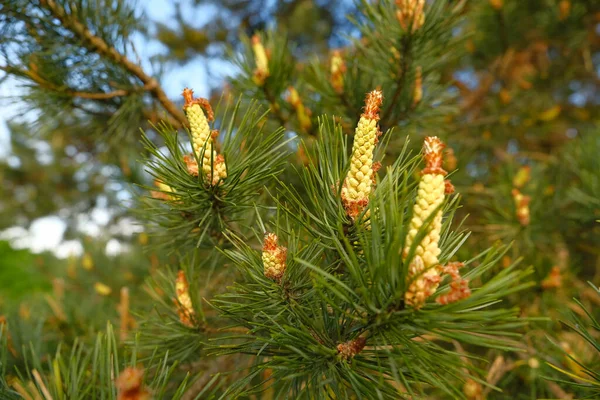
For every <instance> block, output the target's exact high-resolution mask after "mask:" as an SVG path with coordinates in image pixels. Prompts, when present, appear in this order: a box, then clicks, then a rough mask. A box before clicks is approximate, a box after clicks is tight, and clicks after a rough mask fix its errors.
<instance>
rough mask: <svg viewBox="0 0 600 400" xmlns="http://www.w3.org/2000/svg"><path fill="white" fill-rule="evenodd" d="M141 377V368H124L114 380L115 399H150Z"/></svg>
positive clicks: (142, 372) (142, 373)
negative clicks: (115, 388)
mask: <svg viewBox="0 0 600 400" xmlns="http://www.w3.org/2000/svg"><path fill="white" fill-rule="evenodd" d="M143 379H144V371H143V370H142V369H141V368H134V367H128V368H125V369H124V370H123V372H121V374H120V375H119V377H118V378H117V380H116V381H115V386H116V387H117V391H118V395H117V400H150V398H151V397H150V391H148V389H146V388H145V387H144V383H143Z"/></svg>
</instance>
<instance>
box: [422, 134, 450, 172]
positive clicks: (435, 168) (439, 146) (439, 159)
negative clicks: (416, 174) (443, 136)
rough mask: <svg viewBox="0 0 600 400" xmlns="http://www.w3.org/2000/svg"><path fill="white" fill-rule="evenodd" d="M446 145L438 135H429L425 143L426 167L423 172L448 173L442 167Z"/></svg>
mask: <svg viewBox="0 0 600 400" xmlns="http://www.w3.org/2000/svg"><path fill="white" fill-rule="evenodd" d="M444 147H446V145H445V144H444V143H442V141H441V140H440V139H439V138H438V137H437V136H427V137H426V138H425V142H424V144H423V153H424V155H423V157H424V158H425V168H424V169H423V171H421V174H423V175H426V174H434V175H444V176H446V175H448V173H447V172H446V171H445V170H444V169H443V168H442V164H443V162H444V157H443V150H444Z"/></svg>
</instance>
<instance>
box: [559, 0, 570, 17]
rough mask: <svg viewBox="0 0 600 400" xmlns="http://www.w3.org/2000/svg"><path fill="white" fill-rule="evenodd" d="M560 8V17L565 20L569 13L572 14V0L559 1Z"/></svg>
mask: <svg viewBox="0 0 600 400" xmlns="http://www.w3.org/2000/svg"><path fill="white" fill-rule="evenodd" d="M558 10H559V14H558V19H559V20H560V21H564V20H565V19H567V18H568V17H569V14H571V2H570V1H569V0H561V2H560V3H558Z"/></svg>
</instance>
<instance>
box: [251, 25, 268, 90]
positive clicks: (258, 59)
mask: <svg viewBox="0 0 600 400" xmlns="http://www.w3.org/2000/svg"><path fill="white" fill-rule="evenodd" d="M252 51H253V52H254V63H255V64H256V69H255V70H254V82H255V83H256V84H257V85H259V86H262V85H264V83H265V79H267V77H268V76H269V75H270V72H269V58H268V57H267V52H266V51H265V47H264V46H263V44H262V42H261V41H260V36H258V35H254V36H252Z"/></svg>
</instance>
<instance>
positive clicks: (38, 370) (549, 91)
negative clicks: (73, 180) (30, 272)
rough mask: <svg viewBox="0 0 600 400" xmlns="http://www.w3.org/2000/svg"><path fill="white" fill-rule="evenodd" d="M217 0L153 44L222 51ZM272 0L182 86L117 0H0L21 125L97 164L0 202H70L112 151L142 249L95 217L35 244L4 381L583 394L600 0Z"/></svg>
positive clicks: (110, 391) (591, 381) (191, 393)
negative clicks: (226, 74) (215, 83)
mask: <svg viewBox="0 0 600 400" xmlns="http://www.w3.org/2000/svg"><path fill="white" fill-rule="evenodd" d="M230 3H231V2H223V4H222V5H221V6H222V8H221V9H220V10H221V12H222V14H218V16H217V17H215V19H214V20H213V21H211V22H210V23H209V24H208V25H207V26H206V27H205V28H203V30H196V29H195V28H194V27H193V26H190V25H189V23H187V22H186V20H185V18H184V16H183V15H182V14H181V10H180V9H179V10H178V14H177V16H176V17H177V19H178V21H177V22H178V26H179V28H177V29H173V28H170V27H166V26H160V27H159V29H158V38H159V40H161V41H162V42H163V43H164V44H166V45H167V46H169V48H170V49H171V50H172V52H171V53H170V54H169V55H168V56H165V57H163V58H162V59H161V60H160V61H161V62H163V63H168V62H170V61H173V60H175V62H177V63H181V62H184V61H185V60H187V59H189V58H190V57H193V56H194V55H196V54H201V55H202V56H208V55H211V56H219V57H221V56H223V55H224V53H223V52H221V50H222V48H221V47H217V48H218V49H219V51H217V52H216V53H212V54H211V50H209V49H210V48H211V47H210V46H209V43H212V44H215V43H217V44H218V43H222V42H224V41H229V40H230V36H231V34H232V31H231V28H230V27H229V26H228V25H227V24H225V23H224V22H223V15H231V14H230V13H232V12H233V10H232V6H231V4H230ZM263 3H264V2H257V3H256V4H251V3H250V2H248V3H247V4H246V3H244V6H245V8H243V9H242V10H241V11H239V12H240V15H241V18H242V20H243V21H245V22H244V24H242V26H241V29H240V31H241V32H240V33H241V38H240V40H239V42H237V43H236V44H235V45H234V46H232V48H231V49H230V51H229V52H228V54H227V56H226V57H227V59H229V60H231V61H232V62H234V63H236V65H237V66H238V67H239V71H238V73H237V74H236V75H235V76H233V77H232V78H231V79H230V82H229V84H228V85H227V87H225V88H221V89H218V90H215V93H213V95H212V96H210V97H209V98H202V97H198V96H196V95H195V94H194V92H193V90H192V88H181V92H182V96H181V98H179V99H170V98H169V97H168V96H167V95H166V92H165V89H164V88H163V87H162V86H161V84H160V79H159V77H157V76H154V75H153V74H152V73H150V72H149V71H146V70H144V68H142V66H141V63H139V62H138V61H137V60H136V58H135V57H134V54H135V51H134V49H132V46H131V35H132V34H133V33H136V32H137V33H139V32H144V30H145V28H144V27H145V24H144V22H145V20H144V18H143V16H141V15H139V14H137V13H136V12H135V9H134V8H133V7H132V6H131V5H130V4H129V3H128V2H125V1H117V0H112V1H109V0H105V1H100V2H89V1H85V0H77V1H66V0H40V1H36V2H29V1H21V0H14V1H11V2H9V3H8V4H6V5H4V4H3V5H1V6H0V16H1V20H0V21H1V23H2V32H3V33H5V35H3V39H2V41H1V45H2V52H3V61H4V62H5V64H4V65H3V66H2V67H1V68H2V70H3V71H5V72H6V73H7V74H8V75H10V76H14V77H18V78H20V79H21V80H22V82H25V83H26V84H27V85H28V86H27V90H28V91H27V94H26V96H24V99H23V100H24V104H26V105H27V107H28V109H30V110H36V111H37V112H39V113H40V114H39V118H38V119H37V123H36V124H34V125H31V124H28V123H26V122H23V123H20V124H12V125H11V127H12V128H11V131H12V133H13V138H15V137H16V138H26V137H27V135H28V134H29V133H28V130H32V132H33V131H35V130H34V129H33V128H35V127H36V126H37V127H40V128H41V130H40V133H39V134H38V136H37V138H42V139H44V138H50V137H52V138H59V139H54V140H55V141H56V143H54V142H53V143H54V144H55V145H54V146H53V147H52V149H53V152H54V157H55V158H57V159H66V160H68V159H69V156H68V152H67V146H68V144H71V145H72V146H75V147H76V148H77V152H89V153H90V154H92V155H93V157H92V158H91V161H90V165H92V166H93V168H90V169H86V173H85V174H84V176H85V179H84V180H88V181H90V182H99V184H97V185H95V186H94V187H93V188H92V189H91V190H89V191H88V194H87V195H86V196H79V195H78V193H77V191H74V190H72V187H71V185H65V186H66V187H65V188H64V189H61V188H57V189H60V190H57V192H58V195H57V196H52V198H53V199H54V200H55V202H54V203H48V205H47V207H46V208H42V207H35V208H34V207H31V208H30V209H24V212H22V213H21V215H18V218H17V219H15V214H12V213H6V216H4V215H3V223H5V224H6V226H9V225H11V224H13V223H15V221H17V222H20V221H28V220H29V219H31V218H35V217H36V216H38V215H42V214H43V213H45V212H53V211H55V210H57V209H60V207H64V204H65V203H67V202H69V203H71V204H72V201H78V202H80V203H81V204H83V205H81V207H82V208H85V207H86V206H85V203H86V202H88V203H89V202H92V203H93V202H94V201H95V198H96V197H97V194H98V193H104V192H106V191H107V190H109V189H108V186H109V185H108V181H107V180H103V179H102V176H103V175H102V172H101V168H102V165H105V164H112V165H118V166H119V167H120V172H118V173H117V174H115V175H113V177H115V179H117V180H118V181H119V183H120V184H121V185H129V187H130V191H131V196H132V198H133V201H132V203H131V204H129V208H130V210H129V211H127V212H125V213H124V215H127V214H131V215H134V216H135V217H136V218H137V220H138V221H140V222H142V223H143V224H144V232H142V233H141V234H140V235H139V236H137V239H138V242H139V243H138V244H139V245H141V246H142V247H144V248H145V251H146V253H144V254H142V253H141V252H140V250H139V248H138V247H137V246H133V243H132V248H131V250H130V251H129V252H127V253H125V254H123V255H121V256H118V257H112V258H108V257H107V256H106V254H104V252H103V248H104V246H105V243H104V242H103V241H102V240H97V241H93V240H87V241H86V242H85V251H84V254H83V255H82V256H81V258H80V259H74V258H72V259H70V260H69V261H68V263H67V265H66V266H64V265H62V266H61V265H60V264H58V263H54V262H52V264H51V266H45V265H41V266H39V268H38V269H39V270H40V271H41V273H42V274H44V275H46V276H49V277H51V278H52V285H46V287H45V289H43V290H44V291H45V292H43V293H41V294H39V295H38V294H31V296H30V298H29V299H27V301H24V302H22V303H21V304H17V303H15V304H13V303H12V302H3V303H0V305H1V306H2V317H1V318H2V319H1V320H0V343H1V344H2V346H1V349H0V350H1V351H0V372H1V376H0V395H2V396H3V398H4V397H5V398H26V399H28V398H31V399H37V398H52V399H62V398H81V399H84V398H116V399H148V398H182V399H192V398H197V399H203V398H265V399H270V398H299V399H303V398H306V399H327V398H336V399H337V398H365V399H372V398H373V399H375V398H381V399H396V398H464V399H484V398H504V396H513V397H515V398H532V399H533V398H540V397H542V398H544V397H554V398H575V397H583V396H587V397H589V398H593V397H594V396H595V395H596V393H597V391H596V389H597V380H598V379H597V378H598V377H597V373H596V370H597V368H596V366H597V365H598V364H597V363H598V357H597V354H592V353H591V352H589V351H588V350H589V349H590V348H592V349H596V350H597V349H598V345H597V343H598V336H597V332H595V330H597V328H598V326H597V325H598V324H597V322H596V320H597V317H596V316H594V313H593V311H590V310H594V305H595V306H596V307H597V304H598V296H597V289H596V288H595V286H593V285H592V286H589V285H587V284H586V283H585V281H586V280H591V281H594V279H597V277H598V273H597V269H598V265H599V264H598V263H599V260H600V254H599V253H598V245H599V244H600V235H598V233H599V229H600V228H599V226H600V225H599V224H598V223H597V220H598V215H599V209H600V204H599V203H598V200H597V199H598V198H600V173H599V171H600V165H599V164H598V157H597V154H598V152H599V151H600V141H599V139H598V138H599V136H598V133H597V123H598V121H597V117H596V116H597V115H598V113H597V111H598V101H597V91H596V89H597V85H598V77H597V68H596V67H597V65H598V57H597V56H598V54H599V53H598V51H599V47H600V40H599V39H598V32H597V29H596V28H595V27H596V26H597V24H598V15H600V14H598V13H599V12H600V9H598V6H597V5H596V4H595V3H594V2H591V1H584V0H581V1H574V0H572V1H571V0H562V1H551V2H548V1H540V0H527V1H516V0H514V1H513V0H504V1H501V0H490V1H480V2H467V1H459V2H456V1H450V0H436V1H429V2H426V1H424V0H396V1H391V0H381V1H366V0H364V1H360V2H357V3H356V10H354V9H353V7H350V6H346V5H345V4H344V5H342V4H341V2H340V4H337V3H338V2H331V3H330V4H329V3H328V4H326V5H322V4H320V3H319V2H316V1H298V2H295V1H293V2H289V4H288V2H285V4H284V3H281V4H278V5H277V6H276V7H274V12H276V13H277V16H278V18H280V20H281V21H288V22H290V23H291V22H297V21H295V20H296V19H297V18H298V21H301V20H302V19H300V17H301V16H302V17H303V18H308V19H309V20H310V19H311V18H315V19H316V20H318V22H324V21H329V22H330V23H331V24H330V25H331V26H326V27H325V28H323V27H322V26H321V25H319V26H315V29H314V30H311V29H309V28H308V27H306V26H301V24H300V27H299V25H296V24H294V25H293V26H290V27H289V28H290V29H288V31H287V32H286V31H285V30H284V29H283V28H282V24H279V25H278V26H275V27H274V29H264V28H265V27H266V26H267V25H268V24H266V23H265V20H264V19H263V18H265V17H264V15H266V14H262V13H261V12H259V11H257V9H256V8H255V7H258V6H261V5H264V4H263ZM338 6H339V7H342V6H343V7H348V8H347V9H348V10H351V11H352V13H351V15H350V16H349V19H348V21H346V22H344V21H345V20H342V19H341V18H339V15H338V14H339V13H336V10H337V9H336V7H338ZM268 12H271V11H268ZM268 12H267V14H268ZM319 27H320V28H319ZM332 27H335V29H334V28H332ZM317 28H318V29H317ZM342 29H343V30H346V31H347V32H349V33H350V34H351V37H350V38H349V39H347V40H345V41H343V42H341V43H343V44H342V46H341V47H339V46H338V45H337V44H336V45H335V46H338V47H337V48H333V49H331V50H330V51H329V49H328V46H327V45H324V44H323V42H322V41H321V39H319V38H322V37H328V38H329V39H330V40H332V41H333V43H336V42H335V41H334V40H333V39H332V38H333V37H337V36H336V35H339V32H341V30H342ZM595 29H596V30H595ZM338 38H339V37H338ZM17 41H19V42H22V43H19V46H17ZM330 43H331V42H330ZM212 48H213V49H214V48H215V47H212ZM311 50H312V51H314V53H315V54H314V55H311ZM164 65H168V64H164ZM139 127H141V128H142V138H141V141H139V143H138V137H137V136H136V135H134V134H133V133H132V132H138V128H139ZM90 138H93V140H91V139H90ZM15 143H17V142H15ZM98 143H100V144H98ZM140 143H141V146H140V145H139V144H140ZM117 144H119V145H118V146H117ZM16 152H20V157H21V158H22V159H24V160H27V161H28V162H27V163H24V164H21V166H20V167H14V166H6V168H3V170H6V171H8V174H7V175H8V176H10V177H11V182H17V183H18V181H17V178H18V177H19V176H23V175H20V173H21V172H20V171H28V172H29V173H30V174H29V175H24V176H26V178H24V179H23V180H22V181H21V183H20V184H22V182H25V183H27V184H28V183H29V182H30V181H31V180H33V179H34V178H35V177H36V176H37V175H35V174H31V171H33V172H37V171H38V170H41V169H42V166H40V165H39V164H40V163H39V162H38V160H35V159H34V157H33V156H32V155H31V154H32V147H31V144H30V143H27V141H25V140H23V145H22V146H19V147H16ZM134 153H138V154H141V155H140V156H139V157H137V160H135V161H134V159H135V158H136V157H134V156H133V155H132V154H134ZM80 164H82V163H80ZM83 164H85V163H83ZM53 165H55V166H56V168H54V167H53V168H48V170H47V171H46V173H47V174H48V175H50V176H56V175H55V174H64V175H65V176H75V175H74V172H75V171H77V170H78V169H83V168H84V166H85V165H78V164H76V163H74V164H68V163H66V162H65V163H62V164H53ZM19 168H21V169H19ZM90 171H91V172H90ZM96 171H98V172H96ZM80 175H81V174H80ZM32 176H33V178H32ZM96 178H98V179H96ZM35 179H37V178H35ZM42 181H43V179H42ZM33 187H34V188H35V189H36V190H37V192H38V195H39V194H40V193H51V192H52V186H51V185H50V186H49V187H48V186H41V185H35V184H34V185H33ZM2 191H3V193H4V194H6V196H3V197H6V198H10V199H11V200H10V201H6V202H5V201H4V200H3V201H2V203H3V204H6V205H8V207H11V208H18V204H19V202H21V203H22V202H23V200H22V199H21V197H19V196H17V195H12V193H15V194H18V193H19V184H15V185H13V186H10V185H8V186H5V187H3V188H2ZM115 197H116V196H115ZM19 199H21V200H19ZM112 200H114V199H111V203H112ZM461 203H462V204H464V206H461ZM467 214H470V215H469V216H468V217H467ZM72 215H73V216H75V215H76V212H74V213H73V214H72ZM4 221H6V222H4ZM471 232H472V233H471ZM79 267H81V268H79ZM574 296H575V297H577V298H578V300H577V301H573V300H572V298H573V297H574ZM567 310H572V313H573V314H572V315H570V316H567ZM567 317H568V318H570V319H571V320H572V321H574V325H572V324H568V323H566V324H561V323H560V322H559V321H564V320H565V319H566V318H567ZM584 320H585V321H589V326H590V329H587V328H584V325H587V322H586V323H583V321H584ZM107 321H108V324H107ZM113 326H115V327H118V328H113ZM590 346H591V347H590ZM568 381H573V382H574V383H573V382H568Z"/></svg>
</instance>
